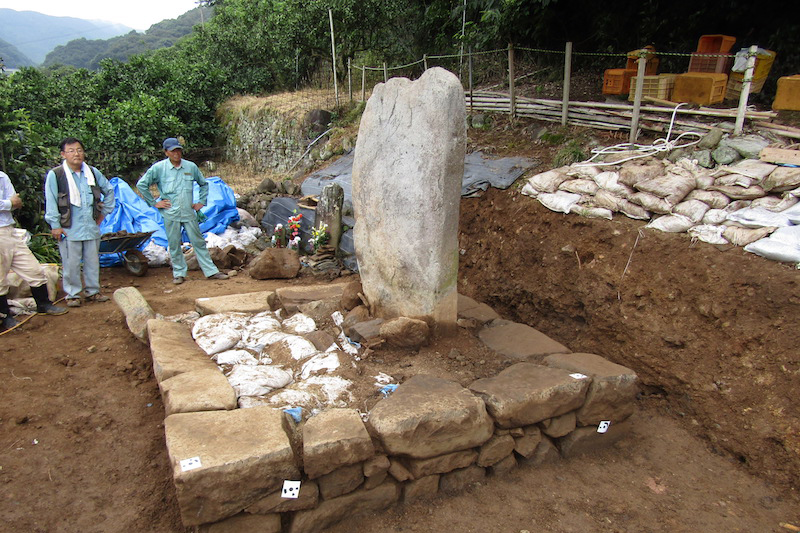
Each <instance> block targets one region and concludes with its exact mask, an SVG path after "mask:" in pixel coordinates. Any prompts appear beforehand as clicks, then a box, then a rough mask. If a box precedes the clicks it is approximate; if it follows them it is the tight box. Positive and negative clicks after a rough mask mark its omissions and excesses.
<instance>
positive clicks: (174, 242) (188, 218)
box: [136, 137, 228, 285]
mask: <svg viewBox="0 0 800 533" xmlns="http://www.w3.org/2000/svg"><path fill="white" fill-rule="evenodd" d="M163 148H164V153H165V154H166V156H167V158H166V159H163V160H161V161H159V162H158V163H155V164H154V165H153V166H151V167H150V168H149V169H147V172H145V173H144V176H142V177H141V179H140V180H139V181H138V183H136V188H137V189H139V192H140V193H141V194H142V198H144V201H145V202H147V204H148V205H150V206H155V207H157V208H158V210H159V211H160V212H161V216H162V217H163V218H164V229H165V230H166V232H167V243H168V246H169V254H170V257H171V258H172V282H173V283H175V284H176V285H179V284H181V283H183V282H184V281H186V272H187V270H188V268H187V266H186V259H184V257H183V251H182V250H181V244H182V239H181V228H183V229H185V230H186V234H187V235H188V236H189V242H191V243H192V247H193V248H194V254H195V256H196V257H197V262H198V263H199V265H200V268H201V269H202V271H203V274H205V276H206V278H208V279H228V275H227V274H224V273H222V272H220V271H219V269H218V268H217V267H216V265H215V264H214V261H212V260H211V255H210V254H209V253H208V248H206V241H205V239H203V234H202V233H201V232H200V224H199V223H198V222H197V212H198V211H200V209H201V208H202V207H203V206H204V205H205V203H206V201H207V200H208V182H207V181H206V178H205V177H204V176H203V173H202V172H200V169H199V168H197V165H195V164H194V163H192V162H191V161H187V160H185V159H183V146H181V144H180V143H179V142H178V139H176V138H174V137H170V138H169V139H165V140H164V143H163ZM195 182H196V183H197V185H199V186H200V198H199V201H198V202H197V203H192V201H193V198H192V192H193V184H194V183H195ZM153 184H155V185H156V187H157V188H158V194H159V198H158V199H155V198H153V194H152V193H151V192H150V186H151V185H153Z"/></svg>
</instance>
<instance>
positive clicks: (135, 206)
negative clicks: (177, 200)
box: [100, 176, 239, 266]
mask: <svg viewBox="0 0 800 533" xmlns="http://www.w3.org/2000/svg"><path fill="white" fill-rule="evenodd" d="M109 181H110V183H111V186H112V187H114V196H115V198H116V201H117V205H116V207H115V208H114V211H112V212H111V214H110V215H108V216H107V217H106V218H105V219H104V220H103V222H102V223H101V224H100V233H101V234H106V233H116V232H118V231H127V232H128V233H140V232H149V231H154V232H155V233H153V237H152V239H150V240H153V241H155V243H156V244H157V245H159V246H162V247H164V248H166V247H167V234H166V232H165V231H164V220H163V219H162V218H161V213H159V211H158V209H156V208H155V207H150V206H149V205H147V203H146V202H145V201H144V200H143V199H142V197H141V196H139V195H138V194H136V193H135V192H134V191H133V189H131V187H130V185H128V184H127V183H126V182H125V181H124V180H122V179H120V178H111V179H110V180H109ZM207 181H208V203H207V204H206V205H205V206H204V207H203V209H202V210H201V211H202V212H203V214H205V215H206V221H205V222H203V223H202V224H200V229H201V230H202V231H203V233H204V234H205V233H208V232H211V233H216V234H220V233H222V232H224V231H225V229H226V228H227V227H228V225H229V224H230V223H231V222H235V221H237V220H239V212H238V211H237V210H236V198H234V196H233V189H231V188H230V187H228V185H227V184H226V183H225V182H224V181H222V179H221V178H219V177H216V176H215V177H211V178H207ZM199 194H200V187H199V186H198V185H197V183H195V184H194V201H195V202H196V201H198V198H199ZM150 240H147V241H145V242H144V243H142V245H141V248H142V249H143V248H144V247H145V246H147V244H148V243H149V242H150ZM183 240H184V242H189V239H188V238H187V237H186V233H185V232H184V234H183ZM121 262H122V259H121V257H120V256H119V255H118V254H106V255H101V256H100V264H101V265H102V266H111V265H116V264H119V263H121Z"/></svg>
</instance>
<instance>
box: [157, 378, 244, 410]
mask: <svg viewBox="0 0 800 533" xmlns="http://www.w3.org/2000/svg"><path fill="white" fill-rule="evenodd" d="M158 388H159V389H160V391H161V399H162V400H163V401H164V411H165V412H166V416H169V415H171V414H174V413H194V412H197V411H220V410H230V409H236V391H235V390H233V387H232V386H231V384H230V383H229V382H228V378H226V377H225V375H224V374H223V373H222V371H220V370H219V369H217V368H213V369H212V368H204V369H201V370H191V371H189V372H184V373H182V374H178V375H177V376H173V377H171V378H169V379H165V380H164V381H162V382H160V383H159V384H158Z"/></svg>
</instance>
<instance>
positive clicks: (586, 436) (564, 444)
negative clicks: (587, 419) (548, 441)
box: [556, 419, 633, 458]
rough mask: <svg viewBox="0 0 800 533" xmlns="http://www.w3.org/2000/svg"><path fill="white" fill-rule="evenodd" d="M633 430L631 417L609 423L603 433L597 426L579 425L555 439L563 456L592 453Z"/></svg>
mask: <svg viewBox="0 0 800 533" xmlns="http://www.w3.org/2000/svg"><path fill="white" fill-rule="evenodd" d="M632 430H633V423H632V421H631V419H628V420H625V421H624V422H620V423H619V424H615V423H613V422H612V423H611V425H610V426H609V427H608V429H607V430H606V432H605V433H598V431H597V426H585V427H580V428H578V429H576V430H575V431H573V432H572V433H570V434H569V435H567V436H565V437H561V438H560V439H557V440H556V446H558V450H559V451H560V452H561V455H562V456H563V457H565V458H569V457H575V456H577V455H581V454H585V453H592V452H595V451H597V450H600V449H602V448H606V447H608V446H611V445H612V444H614V443H616V442H617V441H619V440H620V439H622V438H624V437H626V436H627V435H629V434H630V433H631V431H632Z"/></svg>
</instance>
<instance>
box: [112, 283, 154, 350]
mask: <svg viewBox="0 0 800 533" xmlns="http://www.w3.org/2000/svg"><path fill="white" fill-rule="evenodd" d="M114 303H116V304H117V305H118V306H119V308H120V309H122V312H123V313H124V314H125V322H126V323H127V324H128V329H129V330H131V333H133V334H134V336H135V337H136V338H137V339H139V340H140V341H142V342H147V321H148V320H152V319H154V318H155V317H156V313H155V311H153V308H152V307H150V304H148V303H147V300H145V299H144V296H142V293H140V292H139V290H138V289H136V288H135V287H122V288H121V289H117V290H115V291H114Z"/></svg>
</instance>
